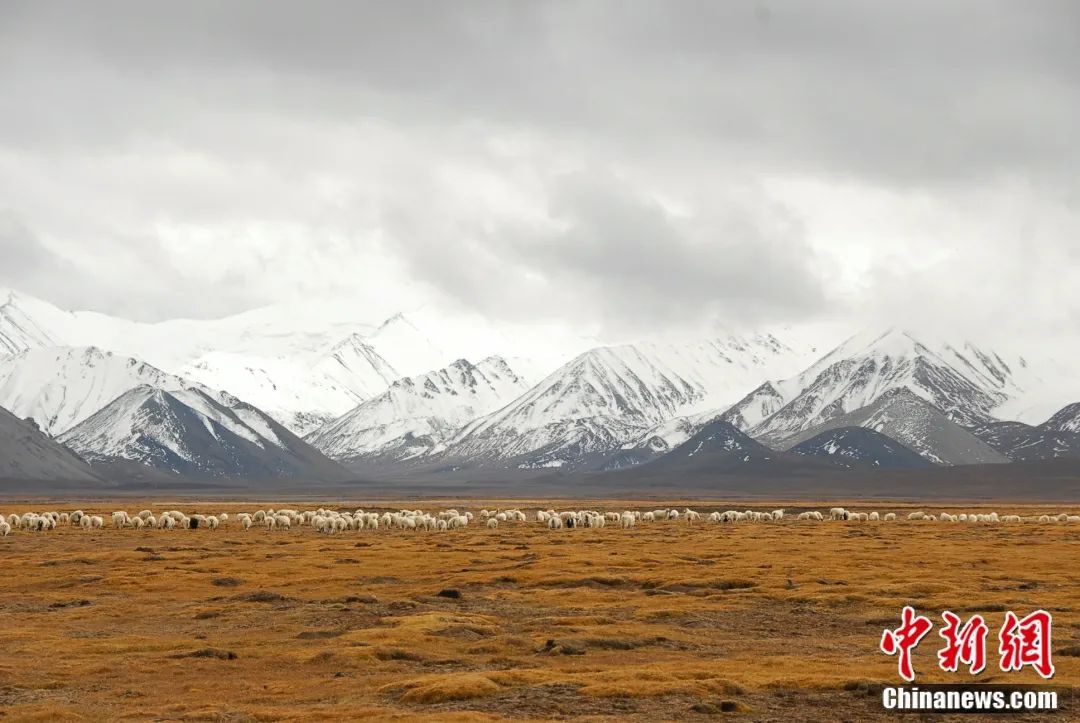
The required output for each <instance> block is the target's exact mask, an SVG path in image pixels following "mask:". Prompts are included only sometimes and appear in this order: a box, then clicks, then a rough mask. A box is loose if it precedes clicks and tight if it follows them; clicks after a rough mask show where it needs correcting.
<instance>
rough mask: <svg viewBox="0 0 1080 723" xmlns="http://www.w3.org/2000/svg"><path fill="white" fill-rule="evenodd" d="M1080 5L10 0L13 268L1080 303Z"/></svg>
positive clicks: (93, 294) (90, 296) (732, 305)
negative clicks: (24, 232) (18, 229)
mask: <svg viewBox="0 0 1080 723" xmlns="http://www.w3.org/2000/svg"><path fill="white" fill-rule="evenodd" d="M1077 27H1080V8H1078V6H1077V5H1076V4H1075V3H1071V2H1065V1H1064V0H1062V1H1060V2H1058V1H1054V0H1046V1H1041V2H1032V3H1024V4H1022V5H1021V4H1017V3H1014V2H1008V1H1007V0H986V1H984V0H959V1H958V2H950V3H940V2H930V1H929V0H919V1H916V2H909V3H903V4H893V5H889V6H883V5H881V4H874V3H865V2H858V1H857V0H834V1H832V2H824V3H812V4H811V3H779V2H768V1H767V0H754V1H747V2H729V3H717V2H705V1H703V0H682V1H677V2H673V3H656V2H646V1H644V0H642V1H634V0H630V1H625V0H623V1H618V2H616V1H615V0H611V1H610V2H606V1H604V0H598V1H595V2H562V1H554V0H553V1H551V2H544V3H505V2H495V1H494V0H492V1H490V2H489V1H486V0H484V1H481V0H471V1H468V2H462V3H445V2H437V1H434V0H427V1H424V2H421V1H419V0H414V1H412V2H409V1H406V2H398V3H375V2H372V3H365V2H325V1H324V2H319V1H313V2H310V3H305V4H304V6H303V7H300V6H298V5H296V4H295V3H292V2H275V1H269V2H268V1H266V0H260V1H258V2H255V1H254V0H253V1H251V2H244V1H238V2H229V3H219V2H187V3H173V4H167V5H166V4H161V3H141V2H112V1H109V0H103V1H102V2H99V3H95V11H94V12H93V13H90V12H86V11H85V7H84V6H83V5H82V4H80V3H75V2H13V1H9V2H6V3H4V4H3V5H2V6H0V184H2V185H3V187H4V188H5V190H7V189H10V191H9V192H8V193H6V194H5V195H6V198H5V204H6V205H9V206H10V207H11V208H12V209H13V212H14V213H16V214H17V215H18V217H19V218H22V219H25V222H26V225H27V226H29V227H31V228H33V229H35V231H36V232H37V233H38V234H39V236H40V237H41V238H43V239H46V240H47V241H48V247H47V251H43V250H41V249H43V248H44V247H42V246H41V245H40V243H38V244H30V245H29V246H24V245H22V244H16V245H14V246H13V245H12V242H11V241H7V242H5V246H4V247H3V248H2V251H3V254H4V261H5V265H6V266H9V267H10V268H24V269H25V268H29V267H31V266H33V268H35V269H36V270H35V271H34V272H33V274H23V275H22V276H23V277H24V278H27V279H30V278H33V279H38V280H37V281H34V282H33V283H34V286H35V289H36V290H31V291H33V292H34V293H40V294H42V295H44V296H47V297H50V298H52V299H54V300H57V301H61V302H63V303H68V304H75V305H83V306H86V305H97V306H98V307H101V306H103V305H104V306H107V307H110V309H109V310H114V311H115V310H118V309H117V308H112V307H118V306H120V305H121V304H120V303H119V302H116V301H110V300H109V299H110V298H111V297H109V294H110V293H112V294H113V295H114V296H115V297H123V298H124V299H125V300H130V299H131V298H137V299H140V300H142V306H141V308H143V309H144V313H145V315H147V316H149V317H154V316H168V315H177V314H185V315H212V314H217V313H224V312H226V311H231V310H236V309H240V308H245V307H247V306H250V305H252V304H255V303H262V302H264V301H266V300H270V299H273V298H275V297H276V296H277V295H279V294H282V293H286V292H290V293H307V292H310V291H311V289H312V288H313V287H319V288H326V289H327V290H330V291H335V290H340V291H347V290H348V289H349V288H350V286H351V285H353V286H360V285H363V286H369V285H374V284H375V282H376V281H378V280H379V279H392V280H393V283H390V282H389V281H387V284H388V287H400V286H404V285H409V286H410V288H413V287H415V288H419V289H421V290H424V291H425V292H430V293H432V294H434V295H435V296H436V298H438V299H441V300H443V301H445V302H455V303H460V304H463V305H466V306H470V307H473V308H476V309H478V310H480V311H482V312H484V313H488V314H492V315H511V316H517V317H520V316H529V315H537V314H543V315H549V316H556V317H559V318H563V319H566V320H568V321H571V322H572V321H575V320H578V319H580V318H582V317H586V316H589V315H591V316H592V317H594V318H592V319H590V320H591V321H601V322H603V323H604V324H605V325H606V326H609V327H611V328H617V329H620V330H624V329H632V328H641V329H647V328H649V327H654V326H658V325H666V324H670V323H673V322H677V321H679V320H680V319H681V318H682V317H684V316H685V310H687V309H693V310H702V311H703V313H706V314H708V315H711V316H716V317H720V318H722V317H728V318H729V319H731V318H734V319H746V318H750V319H755V320H756V319H761V320H777V319H788V320H794V319H799V318H805V317H807V316H811V315H816V314H824V313H830V312H831V313H841V314H843V313H849V312H851V311H852V310H853V309H858V310H859V312H860V313H863V312H865V313H873V314H881V315H888V314H895V313H898V309H899V310H901V311H905V312H906V311H910V310H911V309H910V308H909V307H912V306H914V307H918V308H919V309H926V310H927V312H928V314H927V315H930V314H929V312H930V311H931V310H933V309H934V307H936V306H939V304H938V303H937V301H931V299H933V298H934V297H935V295H936V296H937V297H940V296H941V293H940V292H938V291H936V290H937V289H940V287H941V285H942V283H946V282H944V281H943V280H947V284H948V285H949V286H951V287H953V288H959V289H963V288H969V289H972V290H973V291H972V293H974V294H976V295H979V296H980V297H981V298H982V303H981V304H980V305H981V306H982V307H983V308H992V307H994V306H995V304H996V303H997V300H998V299H999V298H1000V297H1001V291H1002V289H995V290H994V292H995V293H993V294H991V293H990V291H989V289H988V288H987V286H986V285H985V284H982V283H980V281H981V280H982V279H985V278H986V277H987V276H988V275H989V276H993V277H994V278H995V279H996V280H997V282H998V283H1000V284H1001V285H1002V287H1003V289H1004V288H1007V290H1008V293H1009V294H1010V295H1012V296H1013V297H1014V298H1022V299H1027V300H1029V301H1030V303H1031V304H1032V306H1031V310H1034V309H1036V308H1037V309H1044V308H1046V307H1050V306H1056V307H1057V308H1073V307H1074V305H1075V301H1074V300H1075V292H1072V291H1071V288H1070V287H1069V286H1067V285H1066V286H1062V287H1061V288H1060V290H1059V293H1057V294H1055V295H1054V297H1055V300H1056V304H1051V303H1044V302H1041V301H1040V302H1038V303H1036V300H1037V299H1039V298H1042V297H1043V296H1045V294H1043V293H1042V292H1039V293H1031V292H1030V290H1029V289H1028V288H1027V285H1029V284H1032V283H1034V280H1035V279H1038V278H1041V277H1042V276H1044V275H1046V274H1053V273H1055V272H1057V271H1058V268H1057V267H1058V266H1059V265H1060V263H1061V261H1062V259H1063V258H1066V257H1067V254H1068V249H1069V248H1070V246H1069V245H1070V244H1071V243H1072V237H1073V236H1072V234H1073V233H1074V232H1075V231H1076V230H1077V228H1078V227H1080V224H1078V223H1077V213H1078V211H1077V205H1076V201H1075V199H1076V198H1077V182H1076V178H1077V174H1076V170H1077V168H1080V146H1078V145H1077V144H1076V143H1074V142H1073V136H1074V134H1075V131H1074V129H1075V128H1076V127H1077V125H1078V121H1080V44H1077V43H1076V42H1075V37H1074V36H1075V29H1076V28H1077ZM777 179H779V180H780V181H781V183H776V182H775V181H777ZM792 179H794V180H795V181H798V182H799V183H797V184H794V185H792V184H790V183H786V182H787V181H789V180H792ZM807 181H809V182H812V184H816V185H817V186H819V187H821V188H823V189H825V191H823V192H821V193H817V192H815V194H813V195H812V200H808V199H810V198H811V196H807V192H805V188H804V187H805V185H806V183H805V182H807ZM800 184H801V185H800ZM1018 186H1019V187H1022V188H1023V189H1025V190H1024V191H1023V193H1019V194H1017V193H1013V190H1014V189H1015V188H1017V187H1018ZM793 188H794V189H795V190H792V189H793ZM975 197H977V198H978V199H980V201H982V202H984V203H991V204H995V205H996V207H997V208H996V210H999V211H1001V213H1000V214H999V218H998V223H996V224H992V225H988V224H986V223H985V222H984V219H983V216H985V213H984V209H983V208H981V207H980V204H979V203H978V202H974V203H972V202H970V199H972V198H975ZM881 198H885V199H887V200H886V201H881V202H880V205H881V207H880V209H878V207H877V205H876V204H878V203H879V200H880V199H881ZM821 199H824V201H822V200H821ZM841 199H843V200H841ZM845 203H848V204H855V205H856V206H858V208H856V207H853V206H847V207H845ZM871 206H872V207H874V208H875V211H874V213H869V212H864V213H853V212H855V211H860V210H861V209H862V208H863V207H865V208H869V207H871ZM958 209H959V210H958ZM855 216H859V219H860V220H859V221H858V223H856V221H855V220H848V219H854V217H855ZM913 216H916V217H918V218H920V219H922V220H923V222H922V224H921V225H914V224H912V223H911V222H910V219H911V218H912V217H913ZM924 217H925V218H924ZM1040 217H1044V218H1045V217H1053V218H1055V219H1057V222H1056V223H1055V224H1054V225H1053V226H1049V225H1047V224H1045V223H1043V224H1039V226H1038V229H1037V235H1038V239H1039V240H1038V247H1039V248H1040V249H1045V251H1044V252H1042V253H1040V254H1038V255H1028V256H1024V255H1023V254H1018V253H1017V252H1016V249H1017V248H1018V245H1019V244H1023V243H1025V242H1026V241H1028V240H1029V237H1030V235H1031V234H1030V225H1028V226H1025V225H1024V220H1025V219H1032V218H1040ZM927 229H933V230H934V231H933V232H930V231H928V230H927ZM35 249H37V250H35ZM95 251H96V252H97V255H101V254H103V253H104V254H108V255H109V257H110V258H111V259H113V261H114V262H113V263H108V264H101V263H97V262H96V258H95V253H94V252H95ZM46 254H51V255H46ZM9 255H10V260H9ZM897 255H900V256H904V257H906V256H910V257H912V258H914V259H915V261H914V262H912V263H908V262H906V261H905V262H902V263H897V261H896V259H897ZM919 259H925V262H924V261H919ZM1017 263H1019V264H1020V265H1021V266H1023V267H1024V272H1023V273H1020V272H1009V273H1006V272H1005V271H1004V270H1003V268H1002V267H1003V266H1015V265H1016V264H1017ZM69 266H72V267H77V269H78V273H80V274H82V275H83V277H84V278H85V282H84V283H79V284H68V283H65V282H64V281H62V280H56V281H51V282H50V278H51V277H70V276H71V275H72V274H73V273H75V272H72V271H71V269H70V268H68V267H69ZM50 269H56V270H57V271H56V272H55V273H51V272H50ZM60 269H64V271H62V272H61V271H60ZM395 274H397V275H398V276H394V275H395ZM8 275H11V272H9V274H8ZM7 283H13V282H10V281H8V282H7ZM415 288H413V290H415ZM905 288H907V289H911V288H919V289H922V290H923V291H924V293H922V294H920V296H921V297H922V299H925V302H923V301H922V300H916V301H914V302H912V303H904V302H898V301H897V300H896V296H897V294H898V293H899V292H900V291H902V290H903V289H905ZM1055 288H1056V287H1055ZM117 289H119V290H120V291H115V290H117ZM162 289H172V292H171V293H164V292H163V291H162ZM388 293H389V292H388ZM1021 306H1022V304H1021ZM1023 311H1024V310H1023V309H1015V310H1012V311H1009V312H1008V313H1012V314H1014V315H1016V316H1018V317H1019V316H1021V315H1023V314H1022V312H1023ZM1038 313H1043V312H1042V311H1039V312H1038Z"/></svg>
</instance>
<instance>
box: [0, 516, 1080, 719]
mask: <svg viewBox="0 0 1080 723" xmlns="http://www.w3.org/2000/svg"><path fill="white" fill-rule="evenodd" d="M629 504H630V503H610V502H609V503H605V504H604V505H603V507H604V508H606V509H623V508H624V507H625V506H627V505H629ZM82 506H83V508H84V509H87V510H90V509H93V510H95V512H96V513H98V514H105V515H106V518H107V514H108V513H109V512H111V511H112V510H113V509H117V508H119V507H122V508H124V509H127V510H129V511H130V512H134V511H136V510H139V509H142V508H143V507H151V508H153V509H155V510H160V509H170V508H174V507H175V508H179V509H184V510H187V511H202V512H218V511H228V512H235V511H237V510H241V509H246V510H253V509H256V508H257V506H256V505H254V504H250V503H248V504H243V505H234V504H219V503H212V504H206V505H198V504H192V503H174V502H169V503H161V502H157V503H150V502H138V503H135V502H131V501H125V502H123V503H120V504H115V503H110V504H102V503H96V504H86V505H82ZM292 506H294V507H299V508H305V507H313V506H317V505H312V504H309V505H300V504H296V505H292ZM409 506H410V507H416V506H419V507H423V508H425V509H429V510H430V509H437V506H436V505H433V504H431V503H423V502H421V503H410V504H409ZM545 506H547V505H545ZM557 506H560V507H565V506H567V503H562V504H559V505H557ZM653 506H659V505H653V504H650V505H649V508H650V509H651V508H652V507H653ZM728 506H730V505H725V504H721V505H715V504H709V505H705V504H702V505H698V506H697V507H698V508H699V509H716V508H718V507H719V508H720V509H726V508H727V507H728ZM71 507H72V506H71V505H62V506H58V505H57V504H56V503H37V504H35V503H29V504H19V505H11V504H5V505H0V511H2V512H4V513H9V512H12V511H20V512H21V511H25V510H28V509H57V508H60V509H71ZM354 507H355V505H354ZM480 507H481V505H480V504H475V505H471V506H470V508H471V509H479V508H480ZM741 507H742V506H740V508H741ZM825 507H826V508H827V505H826V506H825ZM1006 507H1007V508H1008V509H1006ZM819 509H820V507H819ZM873 509H881V510H897V511H903V509H902V508H901V507H900V506H898V505H875V506H874V507H873ZM928 509H934V510H938V509H949V508H947V507H945V508H938V507H934V506H931V507H929V508H928ZM965 509H971V507H965ZM997 509H998V510H999V511H1001V512H1006V511H1008V512H1012V511H1015V510H1017V509H1018V507H1017V506H1015V505H999V506H997ZM950 511H960V510H950ZM1038 511H1041V510H1038ZM1047 511H1049V510H1047ZM1053 511H1054V512H1056V511H1058V510H1057V509H1055V510H1053ZM1034 512H1036V509H1035V508H1029V509H1026V510H1022V513H1024V514H1032V513H1034ZM0 561H2V563H3V565H2V569H3V572H4V574H3V577H2V583H0V718H4V719H5V720H43V721H44V720H50V721H51V720H65V719H70V720H80V719H86V720H102V719H133V720H140V719H146V718H168V719H195V720H288V719H310V718H316V717H321V718H324V719H339V718H346V717H349V718H357V717H365V718H376V719H382V718H385V719H401V718H411V717H419V716H424V717H427V718H429V719H437V720H459V719H460V720H474V719H489V718H491V719H498V718H505V717H513V718H520V719H540V718H550V717H560V718H570V717H579V716H580V717H594V718H615V717H627V716H632V715H638V716H641V717H642V718H644V719H648V720H663V719H675V718H686V717H690V718H702V719H703V718H705V717H707V716H711V715H715V714H723V713H724V712H726V711H732V712H736V713H738V712H740V711H742V713H743V717H744V718H746V719H773V720H837V719H838V717H843V718H846V719H848V720H861V719H867V718H872V717H878V716H882V715H883V714H882V711H881V708H880V702H879V698H878V696H877V695H876V694H873V693H868V692H867V688H868V687H869V690H870V691H872V690H874V685H875V684H877V683H885V682H895V681H896V663H895V660H894V659H893V658H889V657H886V656H884V655H882V654H880V653H878V652H877V644H878V640H879V638H880V635H881V630H882V629H883V628H884V627H895V626H896V625H897V624H898V620H899V611H900V608H901V606H903V605H905V604H911V605H914V606H915V607H916V608H917V609H918V610H920V611H921V612H923V613H924V614H927V615H928V616H930V617H931V618H932V619H934V620H935V623H938V624H940V618H939V614H940V611H941V610H942V609H952V610H954V611H963V612H964V613H965V614H967V615H970V614H971V613H973V612H976V611H981V612H983V613H984V614H985V615H986V617H987V619H988V621H989V623H990V627H991V631H992V632H991V640H990V643H991V644H990V661H991V665H990V666H989V667H990V668H994V667H995V664H996V642H995V633H996V628H997V627H998V626H1000V624H1001V618H1002V614H1003V611H1004V610H1006V609H1013V610H1016V611H1017V612H1021V613H1023V612H1025V611H1029V610H1031V609H1034V608H1037V607H1043V608H1046V609H1048V610H1051V611H1052V612H1053V613H1054V615H1055V640H1054V648H1055V650H1060V651H1062V652H1067V650H1068V649H1069V648H1072V649H1073V650H1076V649H1077V646H1078V644H1080V634H1078V627H1077V623H1078V621H1080V608H1078V607H1077V606H1078V605H1080V602H1078V601H1080V585H1078V582H1080V569H1078V565H1077V563H1078V561H1080V526H1078V525H1066V524H1049V525H1048V524H1041V525H1040V524H1024V525H964V524H948V523H926V522H921V523H915V522H907V521H901V522H897V523H841V522H836V523H809V522H793V521H785V522H783V523H780V524H740V525H733V526H732V525H726V526H718V525H714V524H708V523H700V524H697V525H695V526H688V525H686V524H685V523H684V522H679V523H669V522H662V523H655V524H642V525H640V526H639V527H637V528H636V529H634V530H620V529H617V528H614V527H608V528H605V529H602V530H588V529H578V530H560V531H548V530H546V529H544V528H542V527H540V526H539V525H537V524H535V523H529V524H518V525H510V524H506V525H503V526H501V527H500V528H499V529H497V530H489V529H486V528H481V527H479V526H474V527H470V528H469V529H466V530H459V531H451V532H446V533H426V532H421V533H406V532H402V531H387V530H380V531H377V532H368V531H361V532H346V533H344V534H341V535H336V536H323V535H317V534H315V533H314V532H313V531H312V530H311V529H310V528H299V529H293V530H292V531H290V532H274V533H269V532H267V531H265V530H263V529H252V530H250V531H247V532H245V531H243V530H241V529H238V528H237V527H236V526H235V525H231V526H229V527H228V528H227V529H222V530H218V531H217V532H209V531H207V530H202V529H200V530H196V531H190V530H175V531H171V532H168V531H158V530H149V531H135V530H124V531H115V530H111V529H106V530H101V531H93V532H87V531H83V530H80V529H73V528H63V529H59V530H56V531H54V532H50V533H42V534H28V533H16V534H13V535H12V536H10V537H8V538H4V539H0ZM448 588H450V589H454V590H458V591H460V593H461V595H460V597H459V598H452V597H440V596H439V595H438V593H439V592H440V591H442V590H444V589H448ZM938 647H940V640H939V639H937V637H936V632H935V633H933V634H931V637H928V638H927V639H926V640H925V641H924V643H923V645H922V646H920V647H919V649H918V651H917V653H916V656H915V662H916V669H917V671H918V672H919V675H920V677H919V681H920V682H969V681H970V680H971V679H970V678H968V677H966V676H960V675H956V676H950V675H946V674H943V673H941V672H940V671H938V670H937V669H936V665H935V659H934V654H935V651H936V650H937V648H938ZM1055 664H1056V665H1057V669H1058V674H1057V677H1056V678H1055V681H1054V682H1055V683H1056V684H1059V685H1072V686H1075V685H1076V684H1077V683H1078V682H1080V658H1077V657H1076V656H1075V654H1073V655H1066V654H1059V655H1057V656H1055ZM979 680H982V681H991V680H993V681H995V682H1009V683H1034V682H1040V681H1039V680H1038V679H1037V678H1036V677H1035V676H1034V675H1033V674H1032V673H1030V672H1025V673H1023V674H1008V675H1003V674H1001V673H999V672H996V671H988V672H987V673H984V674H983V675H982V676H980V677H979ZM867 683H868V684H869V686H868V685H866V684H867ZM839 710H843V711H844V714H843V716H838V711H839ZM1070 715H1071V714H1069V713H1065V714H1059V715H1058V716H1055V719H1056V720H1068V719H1069V716H1070ZM1072 715H1074V714H1072ZM959 719H960V720H967V721H970V720H972V719H973V718H972V717H971V716H963V717H960V718H959Z"/></svg>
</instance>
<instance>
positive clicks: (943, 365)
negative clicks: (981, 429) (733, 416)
mask: <svg viewBox="0 0 1080 723" xmlns="http://www.w3.org/2000/svg"><path fill="white" fill-rule="evenodd" d="M1024 366H1025V362H1024V361H1023V360H1022V359H1017V360H1011V361H1006V360H1005V359H1003V358H1002V357H1001V356H1000V355H998V354H995V353H992V352H987V351H983V350H980V349H979V348H977V347H975V346H974V345H972V344H970V343H964V344H956V345H954V344H950V343H947V342H942V341H937V340H934V341H930V340H927V341H923V340H921V339H920V338H916V337H915V336H914V335H913V334H911V333H910V332H906V331H901V330H897V329H891V330H889V331H887V332H885V333H884V334H871V333H864V334H859V335H856V336H854V337H852V338H851V339H849V340H848V341H846V342H844V343H843V344H841V345H840V346H839V347H837V348H836V349H835V350H833V351H832V352H830V353H829V354H827V355H826V356H825V357H823V358H822V359H821V360H819V361H818V362H817V363H815V364H814V365H812V366H811V367H810V368H809V369H807V370H806V371H804V372H803V373H801V374H799V375H798V376H797V377H796V378H795V379H792V380H787V381H785V382H780V383H778V384H777V385H776V388H777V389H779V390H780V393H779V395H778V396H777V397H776V398H775V399H773V398H771V397H769V398H770V399H771V401H770V403H771V404H775V402H776V400H783V401H784V402H785V403H784V405H783V406H782V407H781V408H780V409H778V410H777V411H776V412H775V413H773V414H772V415H771V416H769V417H767V418H765V419H764V421H762V422H760V423H758V424H757V425H755V426H754V427H752V428H751V429H750V433H751V435H753V436H754V437H756V438H759V439H761V440H762V441H765V442H766V443H770V442H778V441H782V440H785V439H787V438H789V437H791V436H792V435H795V434H798V433H799V432H802V431H803V430H806V429H810V428H813V427H815V426H817V425H820V424H822V423H823V422H827V421H828V420H830V419H833V418H835V417H837V416H839V415H842V414H845V413H847V412H851V411H853V410H856V409H860V408H862V407H865V406H867V405H868V404H872V403H873V402H874V401H876V400H877V399H879V398H881V397H882V395H884V394H886V393H888V392H891V391H893V390H896V389H907V390H909V391H910V392H912V393H913V394H915V395H916V396H918V397H921V398H922V399H924V400H926V401H927V402H929V403H930V404H931V405H933V406H935V407H937V408H938V409H941V410H942V411H944V412H945V414H946V415H948V416H949V418H950V419H952V420H953V421H955V422H957V423H959V424H963V425H966V426H970V425H972V424H977V423H981V422H986V421H990V420H992V419H994V410H995V409H996V408H997V407H999V406H1000V405H1001V404H1002V403H1004V402H1005V401H1006V400H1008V399H1010V398H1013V397H1017V396H1020V395H1022V394H1023V393H1024V390H1023V389H1022V388H1021V387H1020V386H1019V385H1018V384H1017V382H1016V381H1015V379H1014V368H1016V369H1020V368H1022V367H1024ZM794 389H798V391H797V392H796V393H794V394H792V393H791V392H792V390H794ZM744 404H749V405H750V406H751V408H757V407H755V406H754V401H753V400H750V399H744V400H742V401H741V402H740V405H744ZM751 418H752V417H751Z"/></svg>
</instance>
